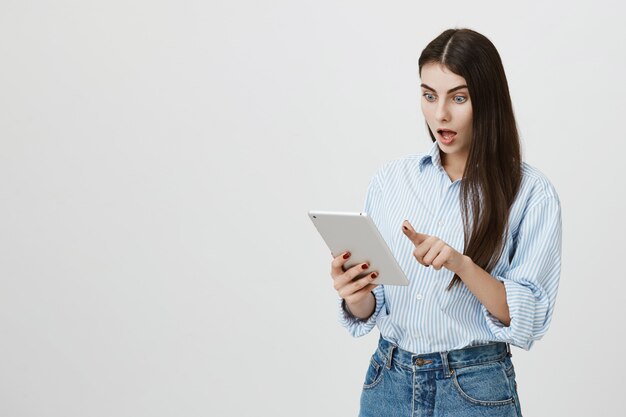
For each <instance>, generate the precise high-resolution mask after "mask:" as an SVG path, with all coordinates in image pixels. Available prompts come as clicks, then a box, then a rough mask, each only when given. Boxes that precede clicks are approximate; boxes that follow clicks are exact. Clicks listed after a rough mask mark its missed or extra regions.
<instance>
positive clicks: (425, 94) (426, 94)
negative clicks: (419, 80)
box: [422, 93, 434, 101]
mask: <svg viewBox="0 0 626 417" xmlns="http://www.w3.org/2000/svg"><path fill="white" fill-rule="evenodd" d="M422 95H423V96H424V97H426V101H433V100H434V98H433V100H431V99H429V98H428V96H431V97H433V95H432V94H430V93H424V94H422Z"/></svg>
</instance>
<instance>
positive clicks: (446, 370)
mask: <svg viewBox="0 0 626 417" xmlns="http://www.w3.org/2000/svg"><path fill="white" fill-rule="evenodd" d="M439 354H440V355H441V364H442V365H443V377H444V378H450V375H451V371H450V365H449V364H448V352H439Z"/></svg>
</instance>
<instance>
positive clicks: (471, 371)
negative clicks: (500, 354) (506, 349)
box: [452, 361, 515, 406]
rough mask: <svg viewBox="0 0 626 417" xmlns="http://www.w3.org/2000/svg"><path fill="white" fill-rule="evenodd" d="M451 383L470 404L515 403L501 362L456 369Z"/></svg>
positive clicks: (495, 404)
mask: <svg viewBox="0 0 626 417" xmlns="http://www.w3.org/2000/svg"><path fill="white" fill-rule="evenodd" d="M452 383H453V385H454V387H455V388H456V389H457V391H458V392H459V394H460V395H461V397H463V398H464V399H465V400H467V401H468V402H470V403H472V404H476V405H490V406H497V405H505V404H510V403H512V402H514V401H515V398H514V397H513V394H512V392H511V386H510V384H509V378H508V376H507V374H506V370H505V366H504V362H503V361H497V362H490V363H485V364H479V365H471V366H466V367H462V368H456V369H454V370H453V372H452Z"/></svg>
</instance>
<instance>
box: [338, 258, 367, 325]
mask: <svg viewBox="0 0 626 417" xmlns="http://www.w3.org/2000/svg"><path fill="white" fill-rule="evenodd" d="M348 259H350V252H344V253H342V254H340V255H339V256H337V257H336V258H334V259H333V261H332V262H331V268H330V275H331V277H332V278H333V281H334V287H335V290H336V291H337V293H338V294H339V296H340V297H341V298H343V299H344V300H345V301H346V305H347V307H348V309H349V310H350V312H351V313H352V315H354V316H355V317H359V318H362V319H365V318H368V317H369V316H371V315H372V313H373V312H374V308H375V307H376V301H375V298H374V294H372V290H373V289H374V288H376V287H377V286H378V284H373V283H372V282H373V281H374V280H375V279H376V277H377V276H378V272H376V271H372V272H370V273H368V274H367V275H365V276H364V277H361V278H359V279H355V278H356V277H357V276H359V275H361V274H363V273H364V272H365V271H367V269H368V268H369V264H368V263H367V262H366V263H360V264H356V265H354V266H353V267H351V268H349V269H348V270H345V269H344V264H345V263H346V262H347V261H348Z"/></svg>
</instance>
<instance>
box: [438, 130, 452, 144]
mask: <svg viewBox="0 0 626 417" xmlns="http://www.w3.org/2000/svg"><path fill="white" fill-rule="evenodd" d="M437 134H438V135H439V138H440V139H441V141H442V142H443V143H446V144H447V143H452V141H453V140H454V138H455V137H456V132H455V131H453V130H449V129H437Z"/></svg>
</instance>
